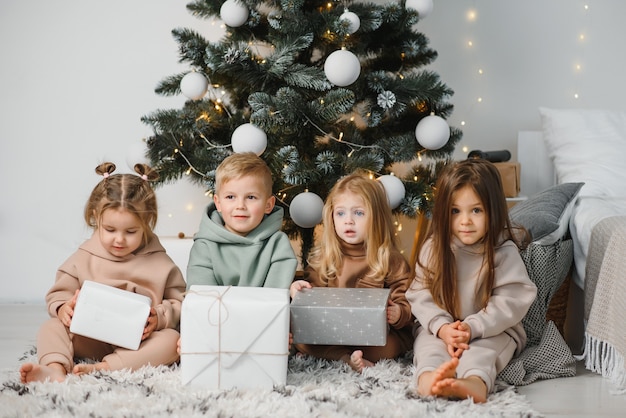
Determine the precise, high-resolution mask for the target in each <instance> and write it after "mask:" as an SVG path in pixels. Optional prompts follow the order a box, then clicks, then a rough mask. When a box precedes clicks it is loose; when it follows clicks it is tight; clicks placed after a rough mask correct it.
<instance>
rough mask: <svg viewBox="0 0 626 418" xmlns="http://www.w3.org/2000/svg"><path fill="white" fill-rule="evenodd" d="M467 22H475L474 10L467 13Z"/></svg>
mask: <svg viewBox="0 0 626 418" xmlns="http://www.w3.org/2000/svg"><path fill="white" fill-rule="evenodd" d="M467 20H469V21H470V22H473V21H474V20H476V10H470V11H468V12H467Z"/></svg>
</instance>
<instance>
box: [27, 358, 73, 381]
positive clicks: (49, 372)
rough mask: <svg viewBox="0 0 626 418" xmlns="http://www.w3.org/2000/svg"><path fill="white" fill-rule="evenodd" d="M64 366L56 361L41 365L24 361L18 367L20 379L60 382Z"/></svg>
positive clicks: (64, 373) (63, 373) (63, 377)
mask: <svg viewBox="0 0 626 418" xmlns="http://www.w3.org/2000/svg"><path fill="white" fill-rule="evenodd" d="M66 374H67V372H66V371H65V367H63V365H61V364H58V363H52V364H50V365H48V366H42V365H39V364H34V363H24V364H22V367H20V381H21V382H22V383H29V382H45V381H50V382H62V381H64V380H65V375H66Z"/></svg>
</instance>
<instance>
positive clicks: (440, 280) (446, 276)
mask: <svg viewBox="0 0 626 418" xmlns="http://www.w3.org/2000/svg"><path fill="white" fill-rule="evenodd" d="M466 186H469V187H471V188H472V190H473V191H474V192H475V193H476V195H477V196H478V198H479V200H480V202H481V203H482V205H483V207H484V208H485V215H486V217H487V231H486V234H485V236H484V238H483V241H482V243H483V249H484V256H483V266H482V271H486V274H485V279H484V281H483V282H482V283H479V285H478V286H477V288H476V299H477V301H478V306H479V307H480V308H481V309H484V308H485V307H486V306H487V303H488V302H489V298H490V296H491V291H492V289H493V285H494V280H495V279H494V254H495V248H496V247H498V246H499V245H500V244H501V243H502V241H503V240H505V239H511V240H513V241H514V242H515V243H516V244H517V245H518V246H521V245H522V243H521V242H519V241H518V240H517V239H516V237H515V236H514V234H513V233H512V228H511V221H510V219H509V212H508V207H507V203H506V198H505V196H504V189H503V187H502V181H501V179H500V174H499V172H498V169H497V168H496V167H495V166H494V165H493V164H492V163H491V162H489V161H486V160H481V159H468V160H463V161H459V162H456V163H452V164H450V165H449V166H448V167H446V169H444V170H443V171H442V173H441V175H440V176H439V178H438V180H437V183H436V186H435V201H434V206H433V210H432V219H431V224H430V229H429V231H428V236H427V238H431V240H432V249H431V253H430V258H429V259H428V260H424V261H425V262H426V263H427V265H426V266H424V265H422V263H421V260H419V259H418V263H419V265H420V267H422V269H423V271H424V281H425V285H426V286H427V287H428V288H429V289H430V292H431V294H432V296H433V299H434V301H435V302H436V303H437V305H438V306H439V307H441V308H442V309H445V310H446V311H448V312H449V313H450V314H451V315H452V316H453V317H454V318H455V319H461V318H459V316H460V306H459V298H458V294H457V292H458V290H457V275H458V272H457V269H456V259H455V256H454V253H453V251H452V246H451V240H452V229H451V214H452V211H451V208H452V204H453V196H454V193H455V192H457V191H458V190H460V189H462V188H464V187H466Z"/></svg>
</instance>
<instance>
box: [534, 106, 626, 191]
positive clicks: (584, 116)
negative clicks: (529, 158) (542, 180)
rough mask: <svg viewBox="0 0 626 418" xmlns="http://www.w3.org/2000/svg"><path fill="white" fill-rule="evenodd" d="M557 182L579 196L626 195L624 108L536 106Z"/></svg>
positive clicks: (625, 128)
mask: <svg viewBox="0 0 626 418" xmlns="http://www.w3.org/2000/svg"><path fill="white" fill-rule="evenodd" d="M539 113H540V114H541V122H542V127H543V138H544V140H545V141H546V147H547V149H548V154H549V155H550V158H551V159H552V161H553V162H554V167H555V170H556V175H557V182H558V183H577V182H584V183H585V185H584V186H583V188H582V190H581V191H580V195H581V196H626V164H625V159H626V157H625V156H626V112H620V111H610V110H601V109H548V108H545V107H540V108H539Z"/></svg>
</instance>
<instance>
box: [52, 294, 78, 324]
mask: <svg viewBox="0 0 626 418" xmlns="http://www.w3.org/2000/svg"><path fill="white" fill-rule="evenodd" d="M78 293H80V290H78V289H76V292H74V296H72V299H70V300H68V301H67V302H65V303H64V304H63V305H61V307H60V308H59V310H58V311H57V318H59V320H60V321H61V322H62V323H63V325H65V326H66V327H68V328H69V327H70V325H71V324H72V317H73V316H74V308H75V307H76V300H77V299H78Z"/></svg>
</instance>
